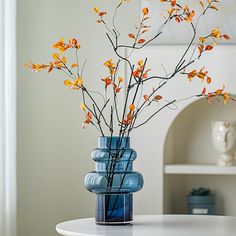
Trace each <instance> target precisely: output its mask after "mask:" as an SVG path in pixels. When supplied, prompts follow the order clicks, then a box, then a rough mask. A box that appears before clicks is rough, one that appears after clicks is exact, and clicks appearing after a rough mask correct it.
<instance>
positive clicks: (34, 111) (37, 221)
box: [17, 0, 138, 236]
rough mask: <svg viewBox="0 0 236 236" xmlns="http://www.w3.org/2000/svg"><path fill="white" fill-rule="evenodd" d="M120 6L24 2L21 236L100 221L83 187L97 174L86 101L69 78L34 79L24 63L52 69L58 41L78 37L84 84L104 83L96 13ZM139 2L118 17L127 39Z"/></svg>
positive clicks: (106, 53)
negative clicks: (68, 84) (72, 222)
mask: <svg viewBox="0 0 236 236" xmlns="http://www.w3.org/2000/svg"><path fill="white" fill-rule="evenodd" d="M116 2H118V1H115V0H114V1H110V0H104V1H95V0H90V1H87V0H68V1H63V0H50V1H49V0H40V1H38V0H18V157H17V162H18V236H42V235H43V236H53V235H57V234H56V232H55V230H54V227H55V224H56V223H58V222H61V221H64V220H69V219H73V218H80V217H88V216H93V214H94V196H93V194H90V193H89V192H87V191H86V190H85V188H84V187H83V177H84V175H85V173H86V172H88V171H90V170H92V169H93V165H94V163H93V162H92V161H91V160H90V157H89V155H90V152H91V150H92V149H93V148H94V147H95V146H96V137H97V133H96V131H94V130H90V129H88V130H86V131H84V130H82V129H81V120H82V117H81V114H80V111H79V104H80V97H79V96H78V95H77V94H76V93H73V92H71V91H70V90H68V89H67V88H65V87H64V86H63V79H65V77H64V76H62V75H61V74H51V75H49V76H48V75H47V74H46V73H39V74H34V73H32V72H31V71H28V70H25V69H24V68H23V64H24V63H26V62H27V61H28V60H29V59H31V60H33V61H35V62H47V61H48V60H49V59H50V57H51V52H52V49H51V45H52V44H53V43H54V42H56V41H57V40H58V39H59V38H60V37H64V38H65V39H66V38H69V37H78V38H79V39H80V43H81V45H82V49H81V52H80V58H83V59H86V58H87V59H88V63H87V67H86V72H85V80H87V81H88V83H91V84H92V85H94V84H96V83H94V81H96V80H99V79H100V76H102V73H103V69H102V63H103V62H104V61H105V60H106V59H109V58H110V57H111V56H112V54H111V50H110V45H109V44H108V42H107V40H106V38H105V36H104V32H105V31H104V30H103V28H102V26H101V25H98V24H97V23H96V16H95V14H94V13H93V12H92V10H91V9H92V8H93V7H94V6H95V5H97V6H98V7H100V8H101V9H103V8H104V9H106V10H107V11H108V12H110V11H111V9H113V6H114V5H115V3H116ZM137 13H138V1H132V3H129V6H127V8H126V7H125V9H123V10H122V11H121V13H120V16H121V18H120V26H121V27H122V31H123V32H124V35H125V36H126V35H127V34H128V33H129V32H130V31H131V29H133V25H134V24H135V22H136V16H137Z"/></svg>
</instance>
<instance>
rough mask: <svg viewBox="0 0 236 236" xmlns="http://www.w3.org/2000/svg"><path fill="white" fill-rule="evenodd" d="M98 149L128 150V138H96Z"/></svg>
mask: <svg viewBox="0 0 236 236" xmlns="http://www.w3.org/2000/svg"><path fill="white" fill-rule="evenodd" d="M98 148H107V149H121V148H130V138H129V137H119V136H113V137H109V136H105V137H98Z"/></svg>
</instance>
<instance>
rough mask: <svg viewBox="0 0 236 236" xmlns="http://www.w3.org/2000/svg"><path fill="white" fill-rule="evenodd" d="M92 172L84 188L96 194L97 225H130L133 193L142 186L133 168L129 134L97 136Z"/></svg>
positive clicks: (139, 177) (133, 154)
mask: <svg viewBox="0 0 236 236" xmlns="http://www.w3.org/2000/svg"><path fill="white" fill-rule="evenodd" d="M91 156H92V158H93V160H94V161H95V162H96V168H95V172H90V173H89V174H87V175H86V177H85V186H86V188H87V189H88V190H89V191H91V192H93V193H96V194H97V204H96V222H97V223H98V224H130V223H131V222H132V221H133V194H132V193H134V192H137V191H139V190H140V189H141V188H142V186H143V178H142V175H141V174H139V173H138V172H134V171H132V167H133V164H132V163H133V161H134V160H135V159H136V156H137V154H136V152H135V151H134V150H133V149H131V148H130V138H129V137H124V138H120V137H99V139H98V148H97V149H95V150H94V151H93V152H92V155H91Z"/></svg>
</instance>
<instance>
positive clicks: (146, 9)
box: [142, 7, 149, 16]
mask: <svg viewBox="0 0 236 236" xmlns="http://www.w3.org/2000/svg"><path fill="white" fill-rule="evenodd" d="M142 12H143V15H144V16H146V15H147V14H148V12H149V9H148V8H147V7H145V8H143V10H142Z"/></svg>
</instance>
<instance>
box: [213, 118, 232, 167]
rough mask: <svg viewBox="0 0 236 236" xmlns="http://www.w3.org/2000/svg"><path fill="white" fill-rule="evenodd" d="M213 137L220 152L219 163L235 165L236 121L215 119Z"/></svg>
mask: <svg viewBox="0 0 236 236" xmlns="http://www.w3.org/2000/svg"><path fill="white" fill-rule="evenodd" d="M212 138H213V144H214V146H215V148H216V150H217V151H218V152H219V153H220V156H219V159H218V165H220V166H232V165H234V164H235V148H236V121H213V122H212Z"/></svg>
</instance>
